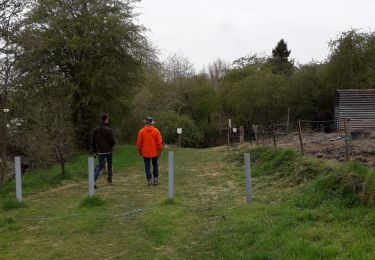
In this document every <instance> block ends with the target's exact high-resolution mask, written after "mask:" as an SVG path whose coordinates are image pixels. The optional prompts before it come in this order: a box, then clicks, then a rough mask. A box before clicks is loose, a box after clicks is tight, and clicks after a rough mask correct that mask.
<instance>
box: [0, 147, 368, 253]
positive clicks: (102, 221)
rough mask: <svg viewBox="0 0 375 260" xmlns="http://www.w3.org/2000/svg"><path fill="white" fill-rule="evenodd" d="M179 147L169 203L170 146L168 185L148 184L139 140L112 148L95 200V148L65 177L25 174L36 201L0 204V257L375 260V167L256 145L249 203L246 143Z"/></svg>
mask: <svg viewBox="0 0 375 260" xmlns="http://www.w3.org/2000/svg"><path fill="white" fill-rule="evenodd" d="M174 150H175V199H174V200H173V201H172V202H171V201H169V200H168V199H167V194H168V187H167V169H168V165H167V158H166V154H167V153H164V154H163V155H162V157H161V160H160V182H161V183H160V185H159V186H153V187H147V183H146V178H145V174H144V169H143V161H142V159H141V158H139V157H138V155H137V151H136V149H135V147H132V146H121V147H119V148H118V149H117V150H116V152H115V154H114V185H113V186H106V185H105V182H106V180H105V179H106V178H105V176H101V177H100V178H99V181H98V189H97V190H96V195H95V197H94V198H90V199H89V198H88V197H84V196H85V195H86V194H87V181H86V178H87V177H86V176H87V173H86V169H87V166H86V165H87V155H83V156H81V157H79V158H77V159H76V160H75V161H73V162H72V163H70V164H68V165H67V169H69V173H70V175H69V178H68V179H62V180H61V179H60V180H59V179H58V168H56V169H52V170H51V171H48V170H43V171H41V172H39V173H35V174H33V176H31V177H25V178H35V179H36V180H37V181H29V182H26V183H27V184H28V185H27V186H26V187H25V190H26V195H25V197H24V200H25V201H26V203H27V205H28V207H26V208H19V209H17V210H10V211H8V210H4V209H1V210H0V255H1V258H2V259H24V258H26V257H28V258H31V259H326V258H327V259H373V258H375V249H374V246H373V245H374V244H375V211H374V209H373V206H374V203H373V199H374V197H373V196H374V185H375V183H374V172H373V170H372V169H369V168H366V167H364V166H363V165H361V164H360V163H358V162H352V163H348V164H342V165H341V164H334V163H331V162H325V161H321V160H317V159H311V158H306V157H301V156H299V155H298V154H297V153H295V152H294V151H292V150H282V149H281V150H279V149H270V148H265V147H258V148H255V149H252V150H251V151H250V153H251V157H252V171H253V179H252V180H253V199H254V203H252V204H251V205H247V204H246V203H245V188H244V172H243V171H244V168H243V152H244V151H249V150H245V149H244V150H241V151H239V150H220V149H204V150H195V149H177V148H176V149H174ZM51 175H52V176H56V177H51ZM44 178H47V180H45V179H44ZM54 178H56V179H54ZM51 179H54V180H56V182H55V181H52V182H51ZM39 184H43V185H39ZM50 184H51V187H48V185H50ZM44 185H46V186H44ZM2 192H5V191H4V190H2ZM4 194H6V197H8V196H13V195H14V187H12V188H9V190H8V192H5V193H4ZM14 196H15V195H14ZM83 197H84V198H85V199H82V198H83ZM0 200H2V199H0ZM103 202H104V204H102V203H103Z"/></svg>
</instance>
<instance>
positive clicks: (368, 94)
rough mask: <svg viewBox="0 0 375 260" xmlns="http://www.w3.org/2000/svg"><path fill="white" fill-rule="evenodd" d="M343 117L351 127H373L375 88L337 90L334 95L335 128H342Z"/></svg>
mask: <svg viewBox="0 0 375 260" xmlns="http://www.w3.org/2000/svg"><path fill="white" fill-rule="evenodd" d="M344 119H350V128H351V129H375V89H344V90H337V92H336V97H335V123H336V129H337V130H340V129H341V130H342V129H343V127H344V123H343V122H344Z"/></svg>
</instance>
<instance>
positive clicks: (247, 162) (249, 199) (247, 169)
mask: <svg viewBox="0 0 375 260" xmlns="http://www.w3.org/2000/svg"><path fill="white" fill-rule="evenodd" d="M244 159H245V181H246V202H247V203H248V204H250V203H251V202H252V201H253V198H252V194H251V167H250V154H249V153H245V154H244Z"/></svg>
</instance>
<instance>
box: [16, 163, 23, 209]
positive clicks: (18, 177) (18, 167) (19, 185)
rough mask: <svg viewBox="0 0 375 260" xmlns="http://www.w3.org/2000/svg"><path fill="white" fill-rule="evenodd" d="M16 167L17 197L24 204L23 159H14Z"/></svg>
mask: <svg viewBox="0 0 375 260" xmlns="http://www.w3.org/2000/svg"><path fill="white" fill-rule="evenodd" d="M14 167H15V170H16V197H17V200H18V201H19V202H22V174H21V157H15V158H14Z"/></svg>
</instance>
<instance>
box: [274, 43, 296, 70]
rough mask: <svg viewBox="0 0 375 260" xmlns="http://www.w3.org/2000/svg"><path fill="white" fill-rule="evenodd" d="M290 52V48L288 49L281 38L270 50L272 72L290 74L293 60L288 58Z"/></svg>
mask: <svg viewBox="0 0 375 260" xmlns="http://www.w3.org/2000/svg"><path fill="white" fill-rule="evenodd" d="M290 53H291V50H288V45H287V43H286V42H285V41H284V39H281V40H280V41H279V42H278V43H277V45H276V47H275V48H274V49H273V50H272V58H271V63H272V65H273V68H272V71H273V72H274V73H282V74H286V75H290V74H291V73H292V72H293V61H291V60H289V55H290Z"/></svg>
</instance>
